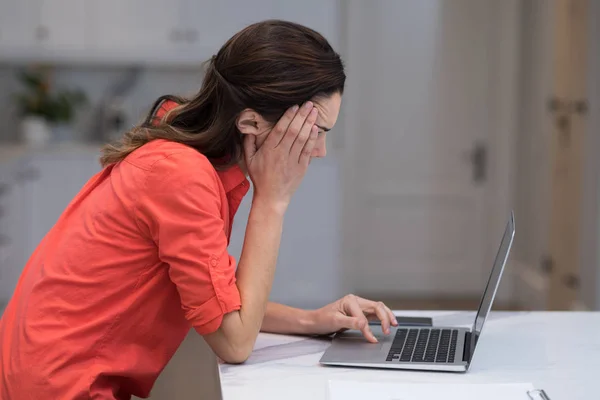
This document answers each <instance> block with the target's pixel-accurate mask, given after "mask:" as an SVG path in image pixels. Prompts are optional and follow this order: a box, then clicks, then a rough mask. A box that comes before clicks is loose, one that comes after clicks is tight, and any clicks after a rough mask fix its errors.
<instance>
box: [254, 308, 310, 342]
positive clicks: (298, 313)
mask: <svg viewBox="0 0 600 400" xmlns="http://www.w3.org/2000/svg"><path fill="white" fill-rule="evenodd" d="M313 313H314V311H308V310H301V309H298V308H293V307H289V306H285V305H283V304H278V303H272V302H270V303H268V304H267V311H266V312H265V316H264V318H263V323H262V327H261V331H262V332H269V333H280V334H292V335H307V334H310V333H312V330H313V320H314V318H313Z"/></svg>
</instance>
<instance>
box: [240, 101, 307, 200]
mask: <svg viewBox="0 0 600 400" xmlns="http://www.w3.org/2000/svg"><path fill="white" fill-rule="evenodd" d="M316 120H317V109H316V108H314V106H313V103H312V102H310V101H309V102H307V103H305V104H304V105H303V106H302V107H297V106H295V107H292V108H290V109H289V110H287V111H286V112H285V114H284V115H283V116H282V117H281V119H280V120H279V121H278V122H277V124H276V125H275V126H274V127H273V129H272V130H271V131H270V132H269V134H268V136H267V138H266V139H265V142H264V143H263V144H262V145H261V146H260V148H258V149H257V148H256V137H255V136H254V135H246V137H245V138H244V156H245V160H246V168H247V169H248V174H249V175H250V179H252V182H253V183H254V195H255V198H260V199H261V200H263V201H266V202H268V203H269V204H272V205H275V206H276V207H277V208H278V209H280V210H282V211H285V210H286V209H287V206H288V204H289V202H290V200H291V197H292V195H293V194H294V192H295V191H296V189H297V188H298V186H299V185H300V182H301V181H302V178H303V177H304V174H305V173H306V169H307V167H308V164H309V162H310V156H311V153H312V150H313V148H314V146H315V143H316V141H317V133H318V128H317V127H316V126H315V121H316Z"/></svg>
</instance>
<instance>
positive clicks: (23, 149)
mask: <svg viewBox="0 0 600 400" xmlns="http://www.w3.org/2000/svg"><path fill="white" fill-rule="evenodd" d="M101 148H102V144H100V143H87V142H57V143H51V144H49V145H48V146H46V147H42V148H34V147H29V146H27V145H24V144H20V143H14V142H0V163H6V162H11V161H13V160H16V159H18V158H20V157H23V156H27V155H33V154H60V153H93V152H97V153H98V156H99V155H100V149H101Z"/></svg>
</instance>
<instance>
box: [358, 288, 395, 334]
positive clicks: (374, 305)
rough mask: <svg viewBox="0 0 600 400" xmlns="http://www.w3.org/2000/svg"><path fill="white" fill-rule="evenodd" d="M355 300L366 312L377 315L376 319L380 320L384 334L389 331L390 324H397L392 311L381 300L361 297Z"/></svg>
mask: <svg viewBox="0 0 600 400" xmlns="http://www.w3.org/2000/svg"><path fill="white" fill-rule="evenodd" d="M356 300H357V302H358V304H359V305H360V307H361V308H362V309H363V310H364V311H365V312H366V313H368V314H374V315H376V316H377V319H379V321H381V328H382V329H383V332H384V333H385V334H389V333H390V326H391V325H394V326H396V325H398V324H397V322H396V317H395V316H394V313H392V311H391V310H390V309H389V308H388V307H387V306H386V305H385V304H383V303H382V302H381V301H372V300H367V299H363V298H362V297H357V298H356Z"/></svg>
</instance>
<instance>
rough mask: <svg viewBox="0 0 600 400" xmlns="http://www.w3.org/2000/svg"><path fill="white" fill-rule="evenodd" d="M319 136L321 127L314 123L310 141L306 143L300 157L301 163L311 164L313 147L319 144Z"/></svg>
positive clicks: (306, 165)
mask: <svg viewBox="0 0 600 400" xmlns="http://www.w3.org/2000/svg"><path fill="white" fill-rule="evenodd" d="M318 137H319V127H317V126H316V125H313V126H312V128H311V130H310V137H309V138H308V141H307V142H306V144H305V145H304V149H302V152H301V153H300V159H299V160H298V161H299V162H300V164H302V165H303V166H304V167H308V164H310V160H311V155H312V152H313V149H314V148H315V146H316V144H317V138H318Z"/></svg>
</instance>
